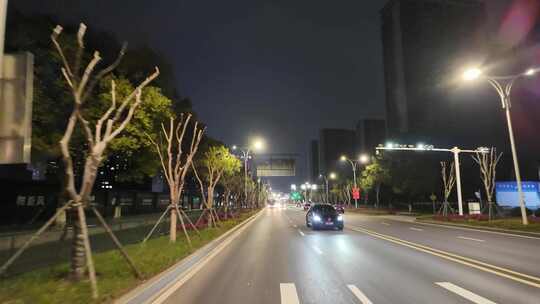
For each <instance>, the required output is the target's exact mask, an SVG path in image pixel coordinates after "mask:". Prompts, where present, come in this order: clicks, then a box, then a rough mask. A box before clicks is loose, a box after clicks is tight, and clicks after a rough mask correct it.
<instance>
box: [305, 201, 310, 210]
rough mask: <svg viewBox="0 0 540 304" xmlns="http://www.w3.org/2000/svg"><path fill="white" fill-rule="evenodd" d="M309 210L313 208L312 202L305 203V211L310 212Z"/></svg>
mask: <svg viewBox="0 0 540 304" xmlns="http://www.w3.org/2000/svg"><path fill="white" fill-rule="evenodd" d="M309 208H311V203H310V202H307V203H304V211H307V210H309Z"/></svg>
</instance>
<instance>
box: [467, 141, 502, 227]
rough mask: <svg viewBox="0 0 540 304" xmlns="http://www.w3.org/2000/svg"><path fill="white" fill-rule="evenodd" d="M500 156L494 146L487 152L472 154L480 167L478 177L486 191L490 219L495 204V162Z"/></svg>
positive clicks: (496, 162) (490, 218)
mask: <svg viewBox="0 0 540 304" xmlns="http://www.w3.org/2000/svg"><path fill="white" fill-rule="evenodd" d="M501 156H502V153H499V154H497V150H496V149H495V148H491V149H489V153H476V155H474V156H472V159H473V160H474V161H475V162H476V163H477V164H478V166H479V167H480V178H481V179H482V182H483V183H484V190H485V191H486V198H487V201H488V205H487V209H488V218H489V220H490V221H491V220H492V218H493V215H494V214H493V213H494V212H493V211H494V209H495V210H496V204H495V203H494V202H493V190H494V189H495V176H496V174H497V171H496V169H497V164H498V163H499V160H500V159H501Z"/></svg>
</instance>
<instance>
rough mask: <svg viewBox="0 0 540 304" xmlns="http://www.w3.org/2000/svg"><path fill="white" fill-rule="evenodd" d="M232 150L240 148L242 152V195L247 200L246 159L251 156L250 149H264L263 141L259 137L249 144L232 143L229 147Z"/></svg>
mask: <svg viewBox="0 0 540 304" xmlns="http://www.w3.org/2000/svg"><path fill="white" fill-rule="evenodd" d="M231 148H232V149H233V150H240V151H241V152H242V157H243V158H244V196H245V199H246V200H247V197H248V195H247V180H248V173H247V167H248V160H249V159H250V158H251V155H250V154H251V151H252V149H253V150H256V151H260V150H262V149H264V141H263V140H262V139H261V138H257V139H255V140H254V141H253V142H252V143H251V145H249V146H247V147H244V148H241V147H238V146H236V145H233V146H232V147H231Z"/></svg>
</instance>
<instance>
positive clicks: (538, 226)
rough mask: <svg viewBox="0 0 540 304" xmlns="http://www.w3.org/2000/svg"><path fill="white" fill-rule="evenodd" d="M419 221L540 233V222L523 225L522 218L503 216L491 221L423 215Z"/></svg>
mask: <svg viewBox="0 0 540 304" xmlns="http://www.w3.org/2000/svg"><path fill="white" fill-rule="evenodd" d="M417 220H418V221H426V222H430V223H437V224H443V225H460V226H462V225H464V226H472V227H475V228H495V229H506V230H515V231H525V232H538V233H540V222H538V221H530V222H529V225H526V226H525V225H523V224H522V223H521V218H517V217H515V218H514V217H513V218H503V219H494V220H491V221H487V220H476V219H452V220H451V221H448V220H437V219H434V218H433V216H422V217H418V218H417Z"/></svg>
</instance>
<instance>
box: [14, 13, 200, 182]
mask: <svg viewBox="0 0 540 304" xmlns="http://www.w3.org/2000/svg"><path fill="white" fill-rule="evenodd" d="M8 13H9V16H8V18H7V22H8V25H7V28H6V29H7V31H6V36H7V39H6V51H7V52H20V51H31V52H32V53H33V54H34V64H35V67H34V72H35V77H34V102H33V115H32V161H33V162H44V163H53V164H58V166H61V164H62V163H61V161H60V159H61V154H60V149H59V148H58V141H59V140H60V139H61V137H62V135H63V130H64V127H65V121H66V120H67V119H68V117H69V115H70V114H71V105H72V100H71V98H72V97H71V95H70V92H69V90H67V89H66V86H65V84H64V79H63V76H62V73H61V71H60V70H59V69H58V66H60V65H61V64H62V60H61V58H60V56H59V55H58V54H57V53H56V52H54V51H53V49H52V48H51V42H50V30H51V29H52V28H53V27H54V26H55V25H56V22H54V20H53V19H52V18H50V17H47V16H31V17H29V16H25V15H23V14H21V13H19V12H17V11H15V10H10V11H9V12H8ZM66 28H67V29H68V30H70V29H73V28H74V29H73V31H69V32H76V27H73V26H67V27H66ZM86 39H87V41H86V45H85V49H86V50H94V49H99V50H100V51H101V52H100V53H101V54H102V57H104V58H114V54H116V52H117V51H118V49H120V43H119V42H118V41H117V40H116V39H115V38H114V35H112V34H111V33H109V32H89V33H87V35H86ZM59 42H60V43H61V44H62V46H63V48H64V50H65V52H66V53H68V54H73V52H74V50H76V48H77V44H76V37H75V35H74V34H64V35H63V36H62V37H59ZM90 55H91V54H88V53H86V52H85V53H83V54H82V56H83V59H85V60H90V59H91V58H90V57H91V56H90ZM69 59H70V60H71V58H69ZM104 63H105V64H110V63H111V62H107V61H105V60H104ZM156 63H159V66H160V67H161V71H160V72H161V74H160V77H159V79H158V80H157V86H156V85H155V86H149V87H147V88H145V89H144V90H143V92H142V94H143V95H142V100H143V103H142V105H141V106H140V107H139V109H138V111H137V112H136V113H135V115H134V117H133V120H132V122H131V124H130V125H129V126H128V127H127V128H126V130H125V133H124V134H122V135H121V136H119V138H116V139H115V140H113V141H112V142H111V143H110V147H109V149H108V151H107V152H106V153H107V156H108V159H107V161H106V162H105V163H104V164H103V165H104V168H102V170H101V171H106V170H105V169H107V168H115V169H120V170H115V171H114V172H105V173H109V174H110V175H112V176H107V178H108V179H110V178H111V177H112V178H113V179H114V180H116V181H117V182H135V183H140V182H142V181H143V179H144V178H145V177H147V176H152V175H154V174H155V173H156V171H157V170H158V169H159V162H158V161H157V158H156V157H155V154H154V153H153V151H152V148H151V147H150V145H149V143H148V141H147V140H145V138H144V133H149V134H151V135H155V134H157V133H156V132H157V131H159V130H157V129H158V128H157V127H156V126H158V127H159V123H160V122H161V121H164V120H166V119H163V118H164V117H168V115H169V114H170V113H171V112H174V113H176V114H179V113H182V112H190V111H191V101H190V100H189V98H182V97H180V96H179V94H178V93H177V92H175V90H174V88H173V84H174V83H175V81H174V75H173V73H172V70H171V69H170V66H169V64H168V62H167V61H166V60H164V59H163V58H162V57H161V56H160V55H159V54H157V53H156V52H154V51H153V50H151V49H150V48H148V47H141V48H138V49H135V50H130V51H129V52H127V53H126V54H125V56H124V58H123V61H122V62H121V63H120V65H119V67H118V69H117V70H115V72H114V73H115V74H114V75H111V76H110V77H109V78H104V79H102V80H101V81H100V82H99V83H98V87H97V90H95V93H94V91H93V92H92V93H91V94H90V96H89V97H88V100H89V102H88V103H87V104H86V105H85V107H84V108H83V109H81V110H82V111H83V113H84V114H85V115H89V120H92V119H94V120H95V119H96V117H97V115H98V114H99V113H103V111H106V109H107V108H108V105H109V104H110V100H111V97H110V96H111V95H110V83H111V79H114V80H115V81H116V89H117V94H118V95H119V96H123V95H125V94H126V93H127V92H129V91H130V89H132V88H133V85H132V84H133V83H139V82H140V81H142V80H144V78H145V77H146V74H144V72H145V71H149V70H151V69H153V66H155V65H156ZM163 90H164V91H163ZM164 92H165V94H164ZM72 142H73V143H74V144H73V147H71V151H72V152H73V158H74V165H75V168H74V170H75V172H76V174H78V173H80V172H81V170H82V168H81V167H80V166H78V164H82V159H83V158H84V134H83V132H82V131H81V130H75V131H74V134H73V137H72ZM133 155H137V157H132V156H133ZM61 169H62V168H60V167H57V166H53V167H51V166H49V167H48V168H47V170H48V174H49V175H51V174H52V175H56V176H57V177H58V178H61V177H62V176H63V175H62V170H61ZM99 176H102V175H99Z"/></svg>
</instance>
